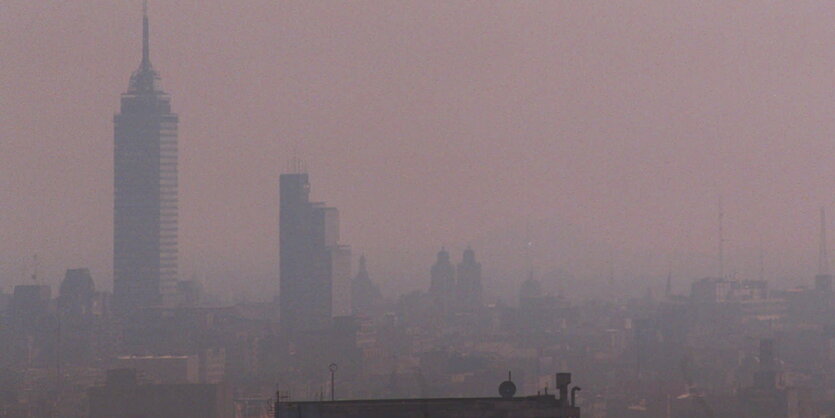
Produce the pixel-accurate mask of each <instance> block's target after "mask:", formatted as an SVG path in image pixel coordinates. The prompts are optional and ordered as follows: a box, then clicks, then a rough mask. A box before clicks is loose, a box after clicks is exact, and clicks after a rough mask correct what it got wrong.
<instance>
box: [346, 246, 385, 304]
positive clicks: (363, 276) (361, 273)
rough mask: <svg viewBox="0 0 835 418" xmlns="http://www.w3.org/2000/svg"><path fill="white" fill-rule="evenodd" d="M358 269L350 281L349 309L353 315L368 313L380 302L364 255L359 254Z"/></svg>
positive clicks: (380, 297) (378, 289)
mask: <svg viewBox="0 0 835 418" xmlns="http://www.w3.org/2000/svg"><path fill="white" fill-rule="evenodd" d="M359 263H360V265H359V270H358V271H357V275H356V276H354V280H352V281H351V311H352V313H353V314H354V315H368V314H370V313H371V312H372V311H373V310H374V308H375V307H376V306H377V305H378V304H379V303H380V302H381V299H382V295H381V294H380V288H379V287H378V286H377V285H376V284H374V282H372V281H371V277H370V276H369V275H368V269H367V268H366V265H365V256H364V255H363V256H360V261H359Z"/></svg>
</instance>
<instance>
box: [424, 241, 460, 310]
mask: <svg viewBox="0 0 835 418" xmlns="http://www.w3.org/2000/svg"><path fill="white" fill-rule="evenodd" d="M430 275H431V279H430V283H429V296H430V297H431V298H432V302H433V303H434V304H435V308H436V309H438V311H439V312H440V313H444V314H446V313H449V310H450V309H451V308H452V305H453V302H454V299H455V267H453V266H452V262H450V259H449V252H447V250H446V249H445V248H441V251H439V252H438V257H437V259H436V260H435V264H434V265H433V266H432V269H431V273H430Z"/></svg>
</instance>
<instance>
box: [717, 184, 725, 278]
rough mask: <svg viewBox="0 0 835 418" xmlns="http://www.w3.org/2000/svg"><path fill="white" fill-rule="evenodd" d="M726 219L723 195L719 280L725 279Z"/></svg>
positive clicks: (720, 197)
mask: <svg viewBox="0 0 835 418" xmlns="http://www.w3.org/2000/svg"><path fill="white" fill-rule="evenodd" d="M724 217H725V211H724V208H723V206H722V195H719V217H718V229H719V231H718V232H719V237H718V238H719V248H718V253H719V278H721V279H724V278H725V233H724V232H725V231H724V228H723V226H724V225H723V224H722V221H723V219H724Z"/></svg>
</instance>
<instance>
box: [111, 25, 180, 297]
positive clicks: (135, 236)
mask: <svg viewBox="0 0 835 418" xmlns="http://www.w3.org/2000/svg"><path fill="white" fill-rule="evenodd" d="M142 24H143V37H142V62H141V64H140V65H139V69H137V70H136V71H135V72H134V73H133V74H132V75H131V78H130V85H129V87H128V91H127V92H126V93H124V94H122V98H121V110H120V112H119V113H118V114H116V115H115V117H114V118H113V124H114V142H115V147H114V155H113V157H114V192H115V196H114V206H113V299H114V308H115V309H117V310H118V311H120V312H123V313H127V312H132V311H135V310H137V309H143V308H147V307H153V306H160V305H162V304H163V303H165V302H167V299H168V298H169V297H171V296H173V294H174V292H176V286H177V232H178V229H177V206H178V202H177V123H178V118H177V115H176V114H174V113H172V112H171V98H170V96H168V95H167V94H166V93H165V92H163V91H162V89H161V87H160V85H159V81H160V79H159V74H158V73H157V72H156V71H155V70H154V69H153V67H152V66H151V61H150V57H149V39H148V15H147V12H146V13H145V14H144V16H143V21H142Z"/></svg>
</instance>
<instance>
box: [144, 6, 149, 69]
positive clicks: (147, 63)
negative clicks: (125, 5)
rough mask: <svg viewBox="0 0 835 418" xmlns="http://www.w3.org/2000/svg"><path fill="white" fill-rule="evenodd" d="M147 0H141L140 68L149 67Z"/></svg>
mask: <svg viewBox="0 0 835 418" xmlns="http://www.w3.org/2000/svg"><path fill="white" fill-rule="evenodd" d="M148 26H149V25H148V0H144V1H143V2H142V68H143V69H146V68H150V67H151V46H150V39H149V38H150V30H149V27H148Z"/></svg>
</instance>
